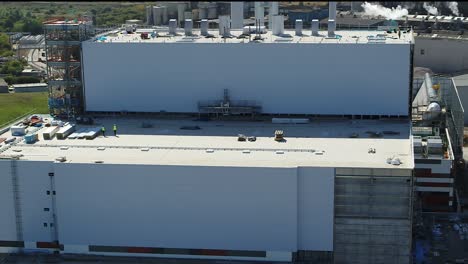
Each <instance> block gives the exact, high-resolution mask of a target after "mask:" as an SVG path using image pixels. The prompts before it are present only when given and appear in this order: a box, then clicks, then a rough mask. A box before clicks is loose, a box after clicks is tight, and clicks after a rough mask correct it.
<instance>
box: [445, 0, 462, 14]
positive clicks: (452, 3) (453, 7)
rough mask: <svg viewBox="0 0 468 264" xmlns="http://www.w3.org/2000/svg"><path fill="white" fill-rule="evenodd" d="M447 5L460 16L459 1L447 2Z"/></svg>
mask: <svg viewBox="0 0 468 264" xmlns="http://www.w3.org/2000/svg"><path fill="white" fill-rule="evenodd" d="M445 5H446V6H447V7H448V8H450V10H452V13H453V14H454V15H455V16H460V12H459V11H458V3H457V2H445Z"/></svg>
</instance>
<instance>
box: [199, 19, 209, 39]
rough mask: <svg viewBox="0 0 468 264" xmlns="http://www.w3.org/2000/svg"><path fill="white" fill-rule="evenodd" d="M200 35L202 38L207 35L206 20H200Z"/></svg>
mask: <svg viewBox="0 0 468 264" xmlns="http://www.w3.org/2000/svg"><path fill="white" fill-rule="evenodd" d="M200 33H201V35H202V36H207V35H208V19H202V20H201V24H200Z"/></svg>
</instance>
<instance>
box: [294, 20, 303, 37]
mask: <svg viewBox="0 0 468 264" xmlns="http://www.w3.org/2000/svg"><path fill="white" fill-rule="evenodd" d="M302 25H303V23H302V19H296V24H295V27H296V36H302Z"/></svg>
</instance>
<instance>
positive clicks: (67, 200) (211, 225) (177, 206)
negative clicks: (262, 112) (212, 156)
mask: <svg viewBox="0 0 468 264" xmlns="http://www.w3.org/2000/svg"><path fill="white" fill-rule="evenodd" d="M297 171H298V169H296V168H240V167H239V168H235V167H180V166H156V165H155V166H136V165H103V164H99V165H89V164H81V165H80V164H57V165H56V168H55V175H56V188H57V190H60V192H59V193H57V214H58V219H59V223H58V227H59V230H58V231H59V235H60V242H61V243H63V244H64V245H65V248H67V245H73V246H78V247H79V245H88V244H94V245H107V246H149V247H166V248H202V249H203V248H207V249H232V250H265V251H276V252H288V251H289V252H291V251H296V250H298V249H305V250H327V251H331V250H333V243H332V242H333V191H334V187H333V186H334V184H333V177H334V176H333V175H334V174H333V169H321V168H306V169H300V172H299V174H298V173H297ZM130 175H131V176H130ZM297 175H299V179H300V180H299V182H298V180H297V179H298V176H297ZM298 188H299V189H298ZM298 190H299V193H298ZM298 199H299V207H298ZM298 210H304V211H303V212H298ZM143 216H144V217H143ZM298 216H299V219H298ZM298 234H300V235H298Z"/></svg>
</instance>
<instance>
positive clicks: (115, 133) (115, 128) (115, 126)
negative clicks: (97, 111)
mask: <svg viewBox="0 0 468 264" xmlns="http://www.w3.org/2000/svg"><path fill="white" fill-rule="evenodd" d="M113 130H114V136H117V125H116V124H114V127H113Z"/></svg>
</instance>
